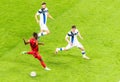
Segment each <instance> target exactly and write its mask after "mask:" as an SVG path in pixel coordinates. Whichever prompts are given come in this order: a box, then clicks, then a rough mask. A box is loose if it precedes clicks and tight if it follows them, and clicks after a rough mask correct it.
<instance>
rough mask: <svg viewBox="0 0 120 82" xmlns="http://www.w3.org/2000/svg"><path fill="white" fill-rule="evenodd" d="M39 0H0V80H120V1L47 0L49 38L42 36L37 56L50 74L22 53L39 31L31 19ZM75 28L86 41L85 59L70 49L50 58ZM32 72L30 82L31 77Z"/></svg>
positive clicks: (95, 81) (35, 81) (38, 81)
mask: <svg viewBox="0 0 120 82" xmlns="http://www.w3.org/2000/svg"><path fill="white" fill-rule="evenodd" d="M41 2H42V0H0V82H118V81H119V80H120V56H119V55H120V0H45V2H47V6H48V9H49V12H50V13H51V15H52V16H53V17H54V18H55V20H51V19H48V23H47V25H48V27H49V29H50V31H51V34H50V35H47V36H44V37H42V38H41V42H44V43H45V46H41V47H40V53H41V55H42V57H43V59H44V61H45V63H46V64H47V66H48V67H50V68H51V69H52V70H51V71H49V72H48V71H45V70H44V69H43V68H42V67H41V65H40V63H39V61H38V60H36V59H34V58H33V57H32V56H30V55H21V54H20V53H21V52H22V51H24V50H27V51H29V50H30V47H29V46H25V45H24V44H23V41H22V38H26V39H29V38H30V37H31V36H32V33H33V32H34V31H35V32H39V26H38V24H37V23H36V21H35V18H34V15H35V13H36V11H37V10H38V9H39V8H40V7H41ZM73 24H75V25H76V26H77V28H78V29H79V30H80V32H81V34H82V36H83V38H84V40H80V39H79V41H80V42H81V43H82V44H83V45H84V47H85V49H86V52H87V55H88V56H89V57H90V58H91V60H84V59H82V56H81V52H80V50H79V49H77V48H73V49H72V50H70V51H67V52H60V53H58V55H55V54H54V50H55V48H56V47H61V46H66V45H67V42H66V41H65V39H64V37H65V35H66V33H67V32H68V31H69V30H70V28H71V25H73ZM31 71H36V72H37V76H36V77H35V78H31V77H30V76H29V73H30V72H31Z"/></svg>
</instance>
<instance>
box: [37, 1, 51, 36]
mask: <svg viewBox="0 0 120 82" xmlns="http://www.w3.org/2000/svg"><path fill="white" fill-rule="evenodd" d="M38 16H40V20H39V19H38ZM47 17H49V18H51V19H53V17H52V16H51V15H50V14H49V13H48V8H47V7H46V3H45V2H43V3H42V8H41V9H39V11H38V12H37V13H36V14H35V19H36V21H37V23H38V24H39V25H40V28H41V31H40V33H39V34H38V37H40V36H44V35H47V34H49V33H50V31H49V29H48V27H47V25H46V23H47Z"/></svg>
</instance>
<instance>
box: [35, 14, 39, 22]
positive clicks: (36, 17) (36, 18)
mask: <svg viewBox="0 0 120 82" xmlns="http://www.w3.org/2000/svg"><path fill="white" fill-rule="evenodd" d="M35 20H36V22H37V23H38V24H39V19H38V15H37V13H36V14H35Z"/></svg>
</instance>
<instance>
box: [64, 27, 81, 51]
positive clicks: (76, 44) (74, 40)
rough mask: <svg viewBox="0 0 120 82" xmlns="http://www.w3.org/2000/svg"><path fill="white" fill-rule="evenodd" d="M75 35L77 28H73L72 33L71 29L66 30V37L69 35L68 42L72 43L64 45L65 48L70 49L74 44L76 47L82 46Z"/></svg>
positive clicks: (76, 34)
mask: <svg viewBox="0 0 120 82" xmlns="http://www.w3.org/2000/svg"><path fill="white" fill-rule="evenodd" d="M77 36H78V30H77V29H76V30H75V32H74V33H73V32H72V31H70V32H68V34H67V35H66V37H70V42H71V43H72V45H71V44H68V45H67V46H66V49H70V48H72V47H74V46H76V47H78V48H83V45H82V44H81V43H80V42H79V41H78V39H77Z"/></svg>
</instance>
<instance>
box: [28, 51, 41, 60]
mask: <svg viewBox="0 0 120 82" xmlns="http://www.w3.org/2000/svg"><path fill="white" fill-rule="evenodd" d="M28 54H31V55H33V56H34V57H35V58H39V59H41V58H42V57H41V55H40V54H39V53H38V52H36V51H30V52H28Z"/></svg>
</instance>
